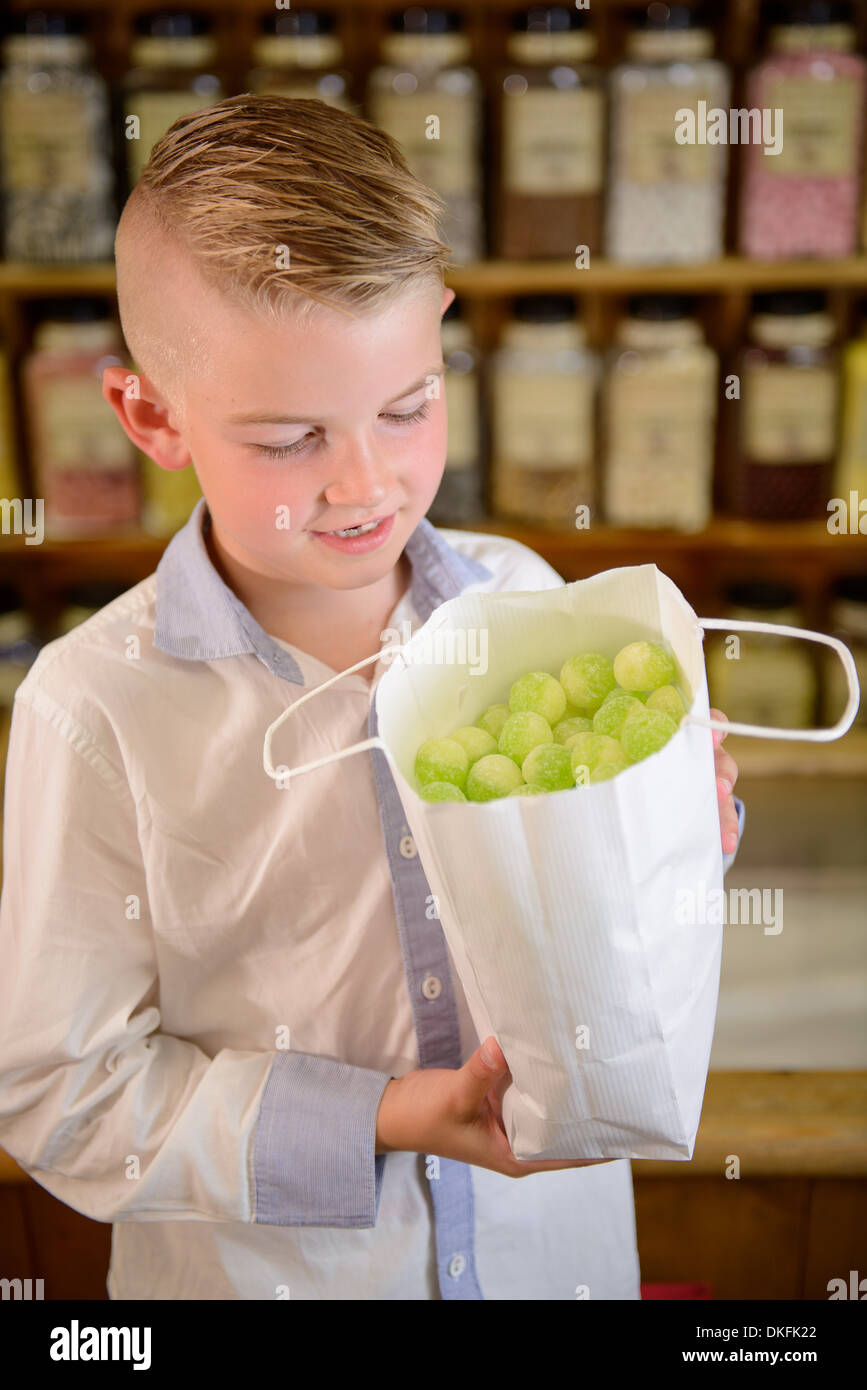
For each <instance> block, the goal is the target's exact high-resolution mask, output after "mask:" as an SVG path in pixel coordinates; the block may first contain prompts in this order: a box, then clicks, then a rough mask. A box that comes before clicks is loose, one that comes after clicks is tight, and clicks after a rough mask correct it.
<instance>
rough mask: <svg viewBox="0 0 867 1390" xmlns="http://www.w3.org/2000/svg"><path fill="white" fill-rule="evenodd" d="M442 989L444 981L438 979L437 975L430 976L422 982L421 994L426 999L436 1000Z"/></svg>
mask: <svg viewBox="0 0 867 1390" xmlns="http://www.w3.org/2000/svg"><path fill="white" fill-rule="evenodd" d="M442 987H443V982H442V980H440V979H438V978H437V976H436V975H428V977H427V979H426V980H424V981H423V982H422V987H421V992H422V994H423V995H424V997H425V999H436V997H437V995H438V994H439V992H440V990H441V989H442Z"/></svg>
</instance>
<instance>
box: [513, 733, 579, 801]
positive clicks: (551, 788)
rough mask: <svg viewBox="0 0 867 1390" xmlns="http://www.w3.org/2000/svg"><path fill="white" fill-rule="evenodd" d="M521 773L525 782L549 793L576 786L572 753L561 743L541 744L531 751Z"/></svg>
mask: <svg viewBox="0 0 867 1390" xmlns="http://www.w3.org/2000/svg"><path fill="white" fill-rule="evenodd" d="M521 773H522V775H523V778H524V781H525V782H530V783H532V784H534V785H535V786H539V787H543V788H544V790H545V791H548V792H556V791H562V790H564V789H565V788H566V787H574V785H575V778H574V776H573V774H572V756H571V753H570V751H569V749H568V748H564V747H563V746H562V744H559V743H540V744H539V745H538V747H536V748H533V749H531V751H530V752H529V753H528V754H527V756H526V758H525V759H524V761H523V762H522V764H521Z"/></svg>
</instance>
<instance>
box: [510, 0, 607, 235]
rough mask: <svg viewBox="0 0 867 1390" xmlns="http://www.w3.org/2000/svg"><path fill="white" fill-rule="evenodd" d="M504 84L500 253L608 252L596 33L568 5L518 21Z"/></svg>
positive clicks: (601, 94) (601, 84)
mask: <svg viewBox="0 0 867 1390" xmlns="http://www.w3.org/2000/svg"><path fill="white" fill-rule="evenodd" d="M513 24H514V32H513V33H512V34H510V36H509V38H508V40H507V45H506V47H507V52H508V56H509V58H510V60H511V62H512V66H511V67H510V68H508V69H506V70H504V71H503V72H502V74H501V77H500V82H499V89H500V93H501V95H500V103H501V105H500V139H499V143H500V153H499V161H498V163H499V204H500V208H499V214H498V216H497V219H496V224H495V225H496V236H497V254H498V255H499V256H503V257H505V258H506V259H515V260H521V259H527V260H531V259H534V258H540V257H545V256H556V257H560V258H568V259H570V260H571V259H572V258H573V257H574V256H575V255H576V247H578V246H586V247H587V249H588V251H589V252H590V254H591V255H592V254H594V253H595V252H601V250H602V207H603V192H602V190H603V184H604V179H605V82H604V78H603V76H602V73H601V72H600V71H599V69H597V68H594V67H590V66H588V64H587V60H588V59H591V58H593V57H594V55H595V53H596V36H595V34H593V33H592V31H591V30H590V29H589V28H588V27H587V22H586V15H585V14H584V13H583V12H582V11H580V10H575V9H572V10H569V9H567V8H565V7H564V6H559V7H555V8H552V9H533V10H525V11H524V12H523V13H520V12H519V13H517V14H516V15H515V16H514V17H513Z"/></svg>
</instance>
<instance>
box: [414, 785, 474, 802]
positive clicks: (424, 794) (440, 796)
mask: <svg viewBox="0 0 867 1390" xmlns="http://www.w3.org/2000/svg"><path fill="white" fill-rule="evenodd" d="M419 796H420V797H421V799H422V801H466V799H467V798H466V797H465V796H464V794H463V792H462V791H461V789H460V787H456V786H455V784H454V782H427V783H426V784H425V786H423V787H422V789H421V791H420V792H419Z"/></svg>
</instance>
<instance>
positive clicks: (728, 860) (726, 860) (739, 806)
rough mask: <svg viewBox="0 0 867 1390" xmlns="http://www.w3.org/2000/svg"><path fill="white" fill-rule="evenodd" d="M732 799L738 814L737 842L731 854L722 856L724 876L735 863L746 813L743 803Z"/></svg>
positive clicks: (737, 799)
mask: <svg viewBox="0 0 867 1390" xmlns="http://www.w3.org/2000/svg"><path fill="white" fill-rule="evenodd" d="M733 799H734V803H735V810H736V811H737V813H738V842H737V844H736V845H735V847H734V849H733V850H732V852H731V854H724V855H723V874H724V875H725V874H727V873H728V871H729V869H730V868H731V866H732V864H733V863H734V862H735V858H736V856H737V852H738V850H739V849H740V847H741V836H742V835H743V833H744V820H745V819H746V811H745V810H744V803H743V802H742V801H741V800H740V798H739V797H737V796H736V797H734V798H733Z"/></svg>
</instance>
